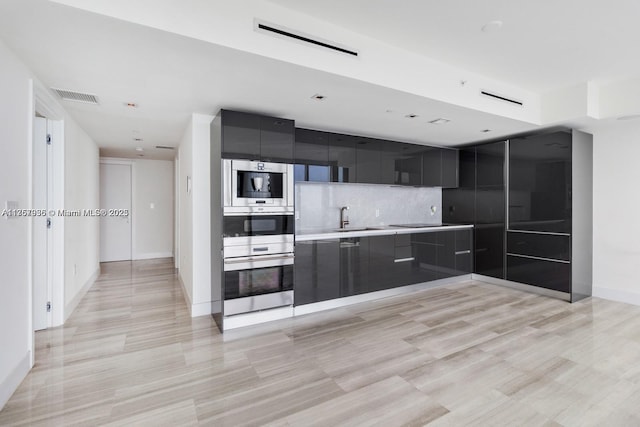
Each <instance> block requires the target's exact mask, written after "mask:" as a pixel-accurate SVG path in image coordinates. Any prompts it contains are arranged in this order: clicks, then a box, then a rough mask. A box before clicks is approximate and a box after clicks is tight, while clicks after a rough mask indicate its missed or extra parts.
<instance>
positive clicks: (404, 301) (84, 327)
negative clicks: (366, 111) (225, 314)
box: [0, 260, 640, 426]
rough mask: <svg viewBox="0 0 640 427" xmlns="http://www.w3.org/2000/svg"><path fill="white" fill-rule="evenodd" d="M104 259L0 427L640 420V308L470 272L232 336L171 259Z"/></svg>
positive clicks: (47, 336) (47, 341)
mask: <svg viewBox="0 0 640 427" xmlns="http://www.w3.org/2000/svg"><path fill="white" fill-rule="evenodd" d="M102 268H103V270H102V271H103V274H102V275H101V277H100V279H99V280H98V281H97V283H96V284H95V285H94V286H93V288H92V289H91V290H90V291H89V293H88V294H87V296H86V297H85V298H84V300H83V301H82V302H81V303H80V305H79V306H78V309H77V311H76V312H75V313H74V314H73V315H72V316H71V318H70V319H69V321H68V322H67V324H66V325H65V326H64V327H61V328H55V329H51V330H48V331H44V332H39V333H37V334H36V348H37V350H36V356H35V357H36V365H35V367H34V369H33V370H32V372H31V373H30V374H29V376H28V377H27V378H26V380H25V381H24V383H23V384H22V385H21V386H20V388H19V389H18V391H17V392H16V393H15V395H14V396H13V397H12V398H11V400H10V401H9V402H8V403H7V405H6V407H5V408H4V410H3V411H2V412H0V425H52V426H60V425H103V424H111V425H118V426H121V425H136V426H138V425H151V426H159V425H180V426H183V425H198V424H199V425H212V426H242V425H272V426H310V425H323V426H325V425H326V426H336V425H380V426H395V425H425V424H428V425H430V426H431V425H433V426H463V425H480V426H484V425H487V426H498V425H504V426H559V425H564V426H589V425H594V426H639V425H640V307H635V306H631V305H626V304H621V303H614V302H609V301H605V300H601V299H597V298H593V299H587V300H585V301H583V302H580V303H577V304H573V305H571V304H568V303H565V302H562V301H558V300H554V299H550V298H546V297H541V296H536V295H532V294H527V293H524V292H519V291H515V290H511V289H506V288H501V287H497V286H493V285H487V284H483V283H479V282H467V283H463V284H456V285H449V286H446V287H442V288H437V289H432V290H427V291H423V292H420V293H415V294H411V295H407V296H401V297H396V298H390V299H386V300H382V301H378V302H374V303H365V304H360V305H356V306H352V307H349V308H345V309H338V310H333V311H330V312H324V313H318V314H312V315H308V316H302V317H298V318H295V319H288V320H283V321H278V322H272V323H271V324H269V325H262V326H258V327H249V328H244V329H243V330H238V331H233V332H232V333H229V334H225V337H224V339H223V337H222V335H221V334H220V333H219V332H218V331H217V329H216V328H215V326H214V323H213V322H212V320H211V319H210V318H209V317H208V316H205V317H200V318H195V319H192V318H190V317H189V313H188V311H187V308H186V306H185V303H184V299H183V296H182V292H181V290H180V287H179V285H178V284H177V280H176V276H175V274H174V271H173V268H172V263H171V260H153V261H142V262H135V263H130V262H123V263H109V264H104V265H103V267H102Z"/></svg>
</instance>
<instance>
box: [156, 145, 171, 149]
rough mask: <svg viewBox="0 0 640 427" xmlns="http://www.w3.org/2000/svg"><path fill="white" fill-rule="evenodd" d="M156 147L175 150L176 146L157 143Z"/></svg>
mask: <svg viewBox="0 0 640 427" xmlns="http://www.w3.org/2000/svg"><path fill="white" fill-rule="evenodd" d="M156 148H159V149H160V150H175V147H168V146H166V145H156Z"/></svg>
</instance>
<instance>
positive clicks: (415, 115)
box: [405, 114, 418, 119]
mask: <svg viewBox="0 0 640 427" xmlns="http://www.w3.org/2000/svg"><path fill="white" fill-rule="evenodd" d="M405 117H406V118H407V119H415V118H416V117H418V115H417V114H407V115H406V116H405Z"/></svg>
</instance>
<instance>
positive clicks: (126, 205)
mask: <svg viewBox="0 0 640 427" xmlns="http://www.w3.org/2000/svg"><path fill="white" fill-rule="evenodd" d="M100 209H101V210H102V214H103V215H102V216H101V217H100V262H111V261H129V260H131V259H132V256H131V254H132V249H131V244H132V235H131V231H132V228H131V218H132V216H131V163H130V162H126V161H114V162H108V161H106V160H102V161H101V162H100ZM125 212H126V213H127V214H126V215H125V214H123V213H125ZM112 213H113V214H112Z"/></svg>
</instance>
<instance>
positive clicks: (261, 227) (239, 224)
mask: <svg viewBox="0 0 640 427" xmlns="http://www.w3.org/2000/svg"><path fill="white" fill-rule="evenodd" d="M222 221H223V222H222V237H254V236H274V235H279V234H293V227H294V223H295V221H294V219H293V215H248V216H245V215H242V216H225V217H223V220H222Z"/></svg>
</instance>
